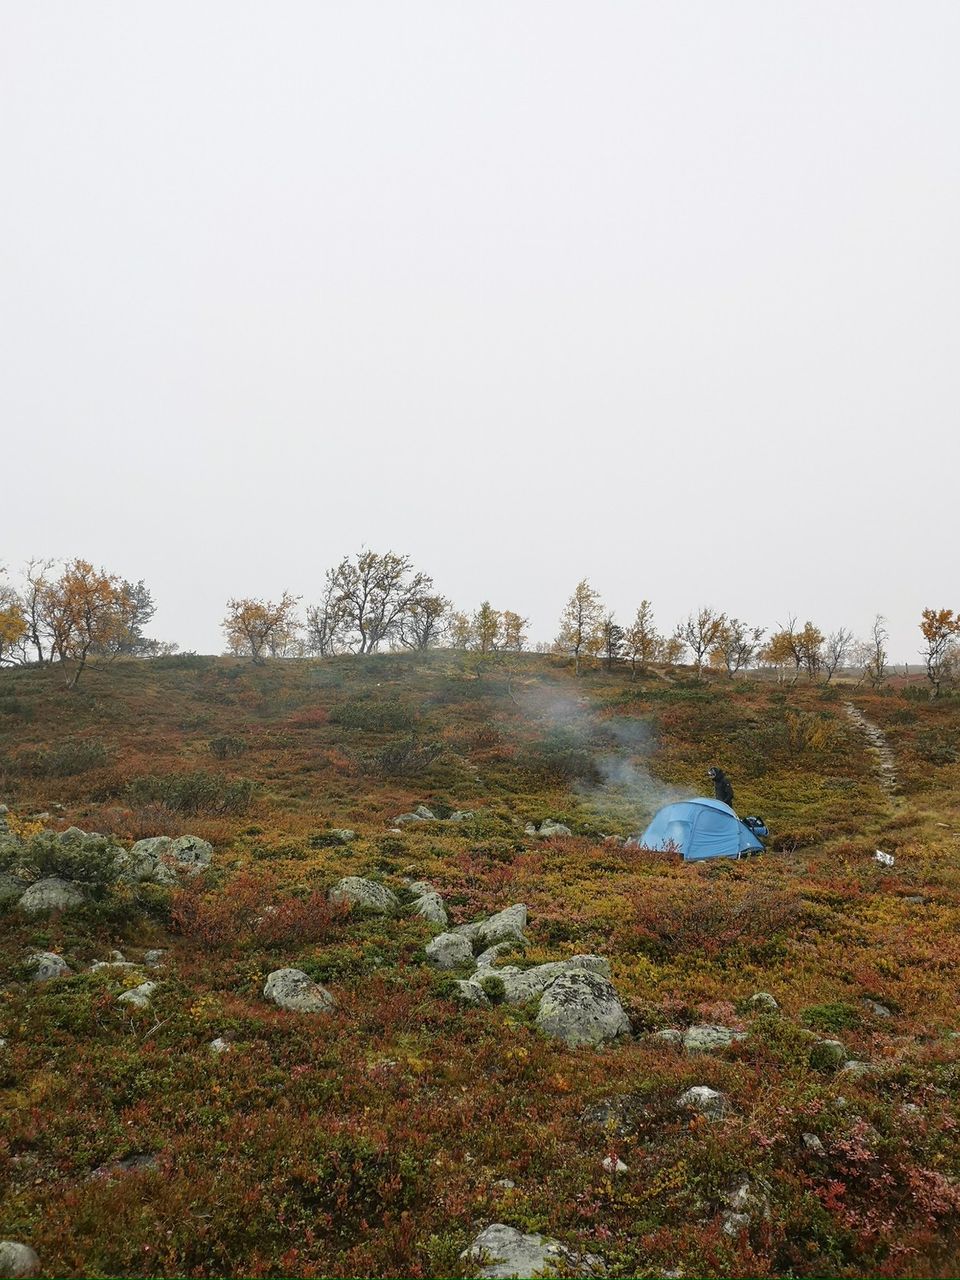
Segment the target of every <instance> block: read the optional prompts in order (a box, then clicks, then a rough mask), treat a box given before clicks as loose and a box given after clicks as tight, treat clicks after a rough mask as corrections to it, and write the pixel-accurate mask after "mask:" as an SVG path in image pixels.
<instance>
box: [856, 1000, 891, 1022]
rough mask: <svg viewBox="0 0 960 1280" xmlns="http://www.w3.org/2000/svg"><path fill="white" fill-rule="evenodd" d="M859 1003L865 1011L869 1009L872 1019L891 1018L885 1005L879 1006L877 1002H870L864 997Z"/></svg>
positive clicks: (889, 1011)
mask: <svg viewBox="0 0 960 1280" xmlns="http://www.w3.org/2000/svg"><path fill="white" fill-rule="evenodd" d="M860 1003H861V1004H862V1005H863V1007H864V1008H865V1009H869V1010H870V1012H871V1013H872V1014H873V1015H874V1017H877V1018H892V1017H893V1013H892V1011H891V1010H890V1009H888V1008H887V1006H886V1005H885V1004H881V1003H880V1001H879V1000H870V999H868V998H866V997H865V998H864V999H863V1000H861V1002H860Z"/></svg>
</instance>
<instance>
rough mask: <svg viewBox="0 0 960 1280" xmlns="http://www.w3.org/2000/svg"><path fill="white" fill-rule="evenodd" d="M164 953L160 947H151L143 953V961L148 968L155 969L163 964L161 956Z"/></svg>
mask: <svg viewBox="0 0 960 1280" xmlns="http://www.w3.org/2000/svg"><path fill="white" fill-rule="evenodd" d="M166 954H167V953H166V951H165V950H164V948H162V947H151V949H150V950H149V951H145V952H144V953H143V963H144V964H145V965H146V966H147V968H148V969H157V968H159V967H160V965H162V964H163V957H164V956H165V955H166Z"/></svg>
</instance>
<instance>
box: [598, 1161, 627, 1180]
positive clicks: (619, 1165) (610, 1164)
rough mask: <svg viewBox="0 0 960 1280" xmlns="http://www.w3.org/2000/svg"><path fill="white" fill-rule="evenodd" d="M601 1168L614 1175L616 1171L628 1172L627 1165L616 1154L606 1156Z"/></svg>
mask: <svg viewBox="0 0 960 1280" xmlns="http://www.w3.org/2000/svg"><path fill="white" fill-rule="evenodd" d="M603 1168H604V1170H605V1171H606V1172H607V1173H610V1174H613V1175H614V1176H615V1175H616V1174H618V1173H628V1172H629V1170H628V1168H627V1166H626V1165H625V1164H624V1163H623V1161H622V1160H621V1159H620V1158H619V1157H618V1156H607V1158H606V1159H605V1160H604V1161H603Z"/></svg>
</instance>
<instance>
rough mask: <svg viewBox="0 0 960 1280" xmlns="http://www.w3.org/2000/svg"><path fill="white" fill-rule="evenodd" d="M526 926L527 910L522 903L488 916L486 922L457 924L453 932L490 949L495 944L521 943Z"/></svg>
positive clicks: (477, 921) (476, 921)
mask: <svg viewBox="0 0 960 1280" xmlns="http://www.w3.org/2000/svg"><path fill="white" fill-rule="evenodd" d="M526 926H527V908H526V907H525V906H524V904H523V903H522V902H515V903H514V904H513V906H511V907H506V908H505V909H504V910H503V911H498V912H497V914H496V915H493V916H488V917H487V919H486V920H475V921H474V922H473V923H472V924H458V925H457V927H456V928H455V929H454V930H453V932H454V933H458V934H461V935H462V936H463V937H466V938H469V939H470V941H471V942H481V943H483V944H484V946H487V947H490V946H492V945H493V944H494V943H495V942H507V941H509V940H511V939H512V940H515V941H517V942H522V941H523V931H524V929H525V928H526Z"/></svg>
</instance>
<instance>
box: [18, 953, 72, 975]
mask: <svg viewBox="0 0 960 1280" xmlns="http://www.w3.org/2000/svg"><path fill="white" fill-rule="evenodd" d="M25 964H26V969H27V973H28V974H29V976H30V981H31V982H49V981H50V979H51V978H63V977H65V976H66V975H67V974H68V973H69V972H70V966H69V965H68V964H67V962H66V960H64V958H63V956H58V955H57V953H56V952H55V951H35V952H34V953H33V954H32V955H29V956H27V959H26V962H25Z"/></svg>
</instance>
